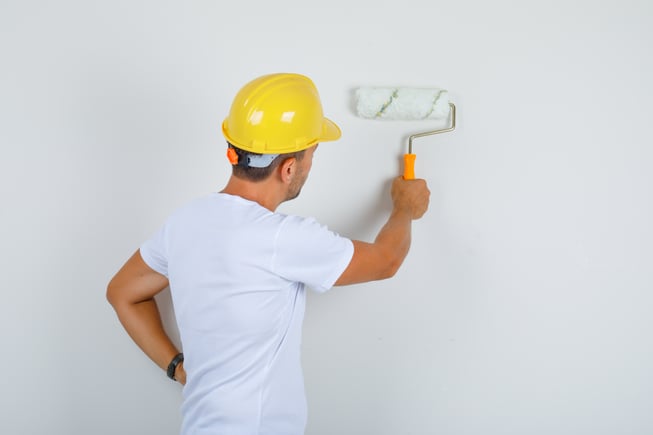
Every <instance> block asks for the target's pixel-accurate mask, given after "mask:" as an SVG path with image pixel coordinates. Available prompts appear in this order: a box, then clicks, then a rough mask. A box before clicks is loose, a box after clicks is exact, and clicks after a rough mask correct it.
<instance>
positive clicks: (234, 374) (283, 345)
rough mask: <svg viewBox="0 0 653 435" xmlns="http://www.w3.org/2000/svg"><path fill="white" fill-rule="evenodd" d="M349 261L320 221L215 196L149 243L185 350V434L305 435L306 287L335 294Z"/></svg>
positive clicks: (147, 254)
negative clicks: (303, 341) (302, 350)
mask: <svg viewBox="0 0 653 435" xmlns="http://www.w3.org/2000/svg"><path fill="white" fill-rule="evenodd" d="M352 253H353V248H352V245H351V242H350V241H349V240H348V239H344V238H341V237H339V236H337V235H336V234H334V233H332V232H329V231H328V230H327V229H326V228H324V227H322V226H320V225H319V224H317V223H316V222H315V221H314V220H311V219H303V218H298V217H294V216H284V215H281V214H278V213H273V212H271V211H269V210H267V209H265V208H263V207H261V206H260V205H259V204H257V203H255V202H252V201H248V200H246V199H243V198H240V197H238V196H231V195H226V194H218V193H215V194H211V195H208V196H206V197H204V198H201V199H199V200H196V201H194V202H192V203H191V204H189V205H188V206H186V207H183V208H182V209H180V210H179V211H177V212H176V213H175V214H173V216H171V218H170V219H169V220H168V221H167V222H166V225H165V226H164V227H163V228H162V229H161V231H159V232H158V233H157V234H156V235H155V236H154V237H153V238H152V239H150V240H148V241H147V242H146V243H145V244H143V246H142V247H141V255H142V257H143V260H144V261H145V262H146V263H147V264H148V265H149V266H150V267H152V268H153V269H154V270H156V271H157V272H159V273H162V274H163V275H166V276H168V278H169V281H170V288H171V294H172V298H173V304H174V307H175V315H176V319H177V324H178V327H179V330H180V334H181V340H182V343H183V345H184V354H185V362H184V364H185V370H186V373H187V379H188V383H187V384H186V386H185V388H184V404H183V407H182V411H183V414H184V423H183V429H182V433H184V434H196V433H198V434H201V433H204V432H203V430H204V431H206V433H216V429H219V430H220V431H221V432H220V433H229V434H250V433H252V434H259V433H260V434H264V433H277V434H278V433H291V434H292V433H297V434H299V433H303V430H304V426H305V422H306V403H305V398H304V385H303V379H302V372H301V364H300V343H301V325H302V320H303V315H304V304H305V293H304V284H302V283H307V284H309V285H310V286H311V287H313V288H315V289H316V290H320V291H322V290H326V289H328V288H329V287H331V285H332V284H333V282H335V280H336V279H337V278H338V277H339V276H340V274H341V273H342V271H343V270H344V269H345V267H346V266H347V264H348V263H349V261H350V259H351V255H352Z"/></svg>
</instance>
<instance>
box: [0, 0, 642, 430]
mask: <svg viewBox="0 0 653 435" xmlns="http://www.w3.org/2000/svg"><path fill="white" fill-rule="evenodd" d="M0 33H1V34H0V36H1V37H0V53H2V54H1V62H2V67H1V68H0V140H1V146H2V148H1V149H2V157H1V158H0V189H1V194H2V195H1V198H2V206H1V209H0V210H1V211H0V217H1V225H0V240H2V249H1V250H0V256H1V257H0V261H1V262H0V264H1V265H2V273H1V274H0V289H1V290H2V295H3V304H2V307H1V308H0V331H1V332H0V337H1V343H2V349H3V351H2V367H3V376H2V386H3V388H2V394H1V396H0V433H3V434H8V435H23V434H66V435H77V434H80V435H81V434H98V435H102V434H114V433H121V434H155V433H156V434H174V433H176V432H177V429H178V425H179V421H180V419H179V414H178V406H179V402H180V389H179V387H178V386H177V385H175V384H173V383H172V382H169V381H168V380H167V379H166V378H165V375H164V374H163V373H162V372H161V371H160V370H159V369H158V368H156V367H155V366H154V364H152V363H151V362H150V361H149V360H148V359H147V358H146V357H145V356H144V355H142V354H141V353H140V351H139V350H138V349H137V348H136V346H135V345H133V344H132V342H131V341H130V339H129V338H128V337H127V335H126V333H125V332H124V331H123V330H122V329H121V328H120V326H119V324H118V322H117V320H116V318H115V315H114V313H113V312H112V310H111V308H110V307H109V305H108V304H107V303H106V302H105V299H104V290H105V286H106V283H107V282H108V280H109V279H110V277H111V276H112V275H113V273H115V271H116V270H117V269H118V267H119V266H120V265H121V264H122V263H123V262H124V261H125V260H126V258H127V257H128V256H129V255H130V254H131V253H132V252H133V251H134V250H135V249H136V248H137V246H138V245H139V244H140V243H141V242H142V241H143V240H144V238H146V237H147V236H148V235H150V234H151V233H152V232H153V231H154V230H155V229H156V228H157V227H158V226H159V225H160V224H161V223H162V221H163V219H164V218H165V217H166V215H167V214H168V213H169V212H171V211H172V210H173V209H174V208H176V207H177V206H179V205H181V204H182V203H184V202H186V201H188V200H190V199H191V198H194V197H196V196H198V195H202V194H204V193H206V192H209V191H214V190H217V189H219V188H221V186H222V184H223V183H224V182H225V180H226V179H227V176H228V172H227V171H228V169H229V168H228V165H227V163H226V159H225V158H224V143H223V139H222V137H221V135H220V133H219V124H220V122H221V120H222V118H223V117H224V116H225V115H226V112H227V110H228V106H229V104H230V102H231V98H232V97H233V95H234V93H235V92H236V91H237V90H238V88H239V87H240V86H241V85H242V84H244V83H245V82H246V81H248V80H250V79H252V78H254V77H256V76H258V75H261V74H264V73H269V72H277V71H294V72H300V73H304V74H307V75H309V76H311V77H312V78H313V79H314V81H315V82H316V83H317V85H318V88H319V89H320V92H321V94H322V98H323V104H324V106H325V110H326V113H327V115H328V116H329V117H331V118H332V119H334V120H336V121H337V122H338V123H339V124H340V126H341V127H342V129H343V132H344V134H343V137H342V139H341V140H340V141H339V142H336V143H333V144H325V145H324V146H322V147H320V149H319V151H318V154H317V155H316V161H315V164H314V169H313V172H312V174H311V178H310V179H309V182H308V184H307V186H306V187H305V189H304V192H303V194H302V196H301V197H300V198H299V199H297V200H296V201H294V202H293V203H289V204H287V205H284V206H283V208H282V211H284V212H290V213H298V214H302V215H313V216H316V217H317V218H318V219H319V220H321V221H322V222H324V223H326V224H328V225H329V226H331V227H332V228H333V229H335V230H337V231H339V232H341V233H343V234H345V235H348V236H351V237H355V238H364V239H370V238H372V237H373V236H374V235H375V233H376V231H377V230H378V229H379V227H380V225H381V224H382V223H383V222H384V218H385V216H386V214H387V211H388V210H389V200H388V196H387V188H388V182H389V180H390V179H391V178H392V177H393V176H395V175H397V174H398V172H399V164H398V163H399V158H400V156H401V154H402V153H403V152H404V151H405V142H404V141H405V138H406V136H407V135H408V134H409V133H410V132H413V131H420V130H422V129H424V128H427V129H428V128H429V127H431V126H430V125H426V124H422V123H417V124H415V123H387V124H379V123H376V122H372V121H365V120H361V119H358V118H356V117H355V116H354V114H353V112H352V110H351V103H350V97H351V92H352V89H354V88H355V87H357V86H360V85H399V86H439V87H445V88H448V89H449V90H450V91H451V95H452V99H453V100H454V101H455V102H456V103H457V105H458V108H459V128H458V129H457V130H456V131H455V132H454V133H449V134H447V135H442V136H440V137H431V138H424V139H420V140H418V141H417V142H416V152H417V154H418V161H417V173H418V176H422V177H425V178H426V179H427V180H428V182H429V184H430V187H431V190H432V198H431V200H432V201H431V209H430V211H429V212H428V214H427V215H426V216H425V217H424V218H423V219H422V220H420V221H418V222H416V223H415V225H414V240H413V246H412V250H411V253H410V255H409V257H408V259H407V261H406V263H405V265H404V267H403V269H402V270H401V271H400V273H399V274H398V275H397V276H396V277H395V278H393V279H391V280H388V281H385V282H379V283H370V284H365V285H360V286H355V287H349V288H339V289H335V290H334V291H332V292H330V293H328V294H327V295H323V296H315V295H313V296H311V297H310V298H309V303H308V311H307V318H306V322H305V338H304V365H305V374H306V383H307V393H308V399H309V409H310V411H309V424H308V428H307V434H308V435H331V434H343V435H344V434H378V435H391V434H436V433H437V434H447V435H467V434H470V435H471V434H474V435H476V434H484V435H488V434H489V435H505V434H534V435H540V434H541V435H547V434H558V435H559V434H565V435H566V434H569V435H572V434H573V435H577V434H592V435H599V434H606V435H607V434H621V435H623V434H645V433H652V432H653V414H651V412H650V411H651V391H653V376H651V369H652V367H653V339H652V337H651V328H652V326H653V321H652V320H651V311H652V309H653V295H652V294H651V290H653V267H651V264H652V261H653V254H652V251H651V246H653V230H652V229H651V228H652V226H651V222H652V221H653V195H652V193H653V192H652V187H653V175H652V173H651V170H650V167H651V164H652V163H653V151H652V147H653V133H652V132H651V127H650V125H651V121H650V118H651V114H652V111H651V106H650V104H651V101H652V100H653V85H652V84H651V81H650V77H652V76H653V55H652V51H651V44H652V43H653V6H651V3H650V2H649V1H647V0H641V1H637V0H621V1H616V0H602V1H598V2H597V1H591V2H590V1H573V2H572V1H562V0H549V1H540V2H523V1H516V0H514V1H511V0H498V1H494V2H485V1H482V0H468V1H446V2H444V1H426V0H423V1H420V0H406V1H402V2H388V1H382V0H376V1H360V2H353V1H349V2H345V1H332V2H320V3H316V4H312V2H307V1H299V0H297V1H290V0H279V1H276V2H270V1H249V2H217V1H213V2H211V1H206V0H205V1H187V2H181V1H179V2H161V1H112V2H88V1H61V2H38V3H35V2H19V1H14V2H11V1H7V0H4V1H3V2H2V3H0ZM161 301H162V303H163V304H164V311H165V312H166V316H167V317H168V319H170V307H169V302H168V299H166V295H163V297H162V298H161ZM168 325H169V326H170V327H171V328H173V333H174V325H172V324H171V322H168Z"/></svg>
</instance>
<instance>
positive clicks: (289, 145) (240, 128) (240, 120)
mask: <svg viewBox="0 0 653 435" xmlns="http://www.w3.org/2000/svg"><path fill="white" fill-rule="evenodd" d="M222 133H223V134H224V136H225V138H226V139H227V141H229V143H231V144H232V145H234V146H236V147H237V148H240V149H243V150H246V151H250V152H253V153H260V154H283V153H292V152H296V151H301V150H304V149H306V148H310V147H312V146H313V145H315V144H317V143H319V142H326V141H331V140H336V139H338V138H340V128H338V126H337V125H336V124H335V123H334V122H333V121H331V120H329V119H327V118H325V117H324V114H323V113H322V103H321V102H320V96H319V94H318V92H317V88H316V87H315V85H314V84H313V82H312V81H311V79H309V78H308V77H305V76H303V75H300V74H285V73H284V74H270V75H266V76H263V77H259V78H257V79H255V80H253V81H251V82H249V83H247V84H246V85H245V86H243V88H242V89H241V90H240V91H239V92H238V94H236V97H235V98H234V101H233V103H232V104H231V110H230V111H229V116H227V118H226V119H225V120H224V122H223V123H222Z"/></svg>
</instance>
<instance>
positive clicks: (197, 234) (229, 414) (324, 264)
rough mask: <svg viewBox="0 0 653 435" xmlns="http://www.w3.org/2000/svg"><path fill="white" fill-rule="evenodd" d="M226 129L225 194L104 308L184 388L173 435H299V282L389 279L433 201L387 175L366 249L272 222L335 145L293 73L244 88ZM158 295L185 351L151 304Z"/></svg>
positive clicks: (181, 218) (178, 219)
mask: <svg viewBox="0 0 653 435" xmlns="http://www.w3.org/2000/svg"><path fill="white" fill-rule="evenodd" d="M222 130H223V133H224V135H225V137H226V139H227V142H228V151H227V155H228V158H229V161H230V162H231V164H232V165H233V172H232V176H231V178H230V179H229V181H228V183H227V185H226V186H225V188H224V189H223V190H222V191H221V192H217V193H213V194H210V195H207V196H205V197H203V198H200V199H198V200H196V201H193V202H191V203H190V204H189V205H187V206H185V207H182V208H181V209H180V210H178V211H177V212H175V213H174V214H173V215H172V216H171V217H170V218H169V219H168V220H167V221H166V223H165V225H164V226H163V228H162V229H161V230H160V231H159V232H158V233H156V234H155V235H154V236H153V237H152V238H151V239H150V240H148V241H146V242H145V243H144V244H143V245H142V246H141V248H140V249H139V250H138V251H136V253H135V254H134V255H133V256H132V257H131V258H130V259H129V260H128V261H127V263H126V264H125V265H124V266H123V267H122V268H121V269H120V271H119V272H118V273H117V274H116V276H115V277H114V278H113V279H112V280H111V282H110V283H109V286H108V289H107V298H108V300H109V302H110V303H111V304H112V305H113V307H114V309H115V310H116V312H117V314H118V317H119V319H120V321H121V322H122V324H123V326H124V327H125V329H126V330H127V332H128V333H129V335H130V336H131V337H132V339H133V340H134V341H135V342H136V343H137V344H138V345H139V346H140V347H141V349H142V350H143V351H144V352H145V353H146V354H147V355H148V356H149V357H150V358H151V359H152V360H153V361H154V362H155V363H157V364H158V365H159V366H160V367H161V368H162V369H164V370H166V371H167V374H168V376H169V377H171V378H173V379H175V380H177V381H179V382H180V383H181V384H184V385H185V386H184V389H183V396H184V397H183V405H182V413H183V423H182V434H185V435H191V434H193V435H200V434H229V435H241V434H243V435H244V434H247V435H249V434H302V433H303V432H304V427H305V423H306V402H305V397H304V385H303V378H302V371H301V365H300V351H299V349H300V342H301V327H302V320H303V315H304V303H305V285H306V286H308V287H310V288H312V289H314V290H316V291H319V292H323V291H326V290H328V289H329V288H331V287H332V286H333V285H347V284H353V283H360V282H366V281H372V280H378V279H385V278H389V277H391V276H393V275H394V274H395V272H396V271H397V269H398V268H399V266H400V265H401V263H402V262H403V260H404V258H405V256H406V254H407V253H408V248H409V246H410V233H411V221H412V220H413V219H418V218H420V217H421V216H422V215H423V214H424V213H425V212H426V210H427V207H428V199H429V191H428V188H427V187H426V183H425V182H424V181H423V180H403V179H401V178H397V179H395V180H394V183H393V185H392V191H391V194H392V199H393V204H394V207H393V211H392V213H391V215H390V217H389V218H388V221H387V223H386V224H385V225H384V226H383V228H382V229H381V231H380V232H379V234H378V236H377V237H376V239H375V241H374V242H373V243H365V242H362V241H357V240H354V241H352V240H349V239H347V238H344V237H342V236H340V235H338V234H335V233H333V232H331V231H329V230H328V229H327V228H325V227H323V226H322V225H320V224H318V223H317V222H315V220H313V219H305V218H300V217H297V216H286V215H283V214H280V213H276V212H275V210H276V208H277V207H278V206H279V204H281V203H282V202H284V201H287V200H290V199H293V198H295V197H296V196H297V195H299V192H300V190H301V188H302V186H303V185H304V182H305V181H306V178H307V177H308V174H309V172H310V170H311V163H312V160H313V155H314V154H315V151H316V149H317V148H318V143H320V142H327V141H332V140H336V139H338V138H339V137H340V129H339V128H338V126H337V125H336V124H334V123H333V122H332V121H330V120H329V119H327V118H325V117H324V116H323V113H322V105H321V102H320V99H319V95H318V93H317V90H316V88H315V86H314V84H313V82H312V81H311V80H310V79H308V78H307V77H304V76H301V75H297V74H273V75H268V76H263V77H260V78H258V79H256V80H253V81H252V82H250V83H248V84H247V85H245V87H243V88H242V89H241V90H240V92H239V93H238V94H237V95H236V97H235V99H234V102H233V104H232V107H231V110H230V113H229V116H228V117H227V118H226V119H225V121H224V123H223V125H222ZM168 286H170V291H171V295H172V300H173V306H174V310H175V316H176V320H177V325H178V328H179V332H180V335H181V342H182V345H183V348H184V353H183V354H181V353H180V352H179V350H178V349H176V348H175V346H174V344H173V343H172V342H171V341H170V339H169V338H168V337H167V335H166V334H165V332H164V330H163V327H162V324H161V319H160V316H159V312H158V310H157V306H156V303H155V301H154V299H153V298H154V296H155V295H156V294H157V293H159V292H160V291H161V290H163V289H164V288H166V287H168Z"/></svg>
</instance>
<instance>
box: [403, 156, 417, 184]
mask: <svg viewBox="0 0 653 435" xmlns="http://www.w3.org/2000/svg"><path fill="white" fill-rule="evenodd" d="M415 157H417V156H416V155H415V154H404V180H414V179H415Z"/></svg>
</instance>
